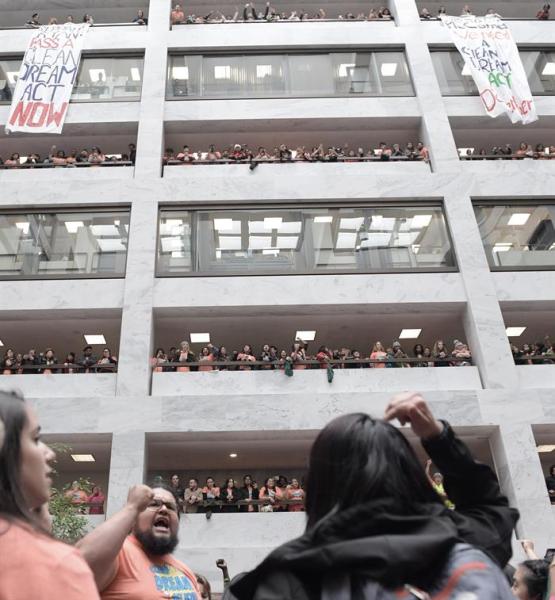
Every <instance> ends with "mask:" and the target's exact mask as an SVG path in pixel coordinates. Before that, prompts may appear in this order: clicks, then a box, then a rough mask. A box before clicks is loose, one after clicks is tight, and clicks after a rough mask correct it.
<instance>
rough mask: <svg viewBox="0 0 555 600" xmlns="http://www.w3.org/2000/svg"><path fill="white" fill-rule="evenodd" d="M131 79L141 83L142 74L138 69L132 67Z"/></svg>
mask: <svg viewBox="0 0 555 600" xmlns="http://www.w3.org/2000/svg"><path fill="white" fill-rule="evenodd" d="M131 79H132V80H133V81H141V72H140V71H139V69H138V68H137V67H131Z"/></svg>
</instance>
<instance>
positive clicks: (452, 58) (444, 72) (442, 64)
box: [431, 50, 555, 96]
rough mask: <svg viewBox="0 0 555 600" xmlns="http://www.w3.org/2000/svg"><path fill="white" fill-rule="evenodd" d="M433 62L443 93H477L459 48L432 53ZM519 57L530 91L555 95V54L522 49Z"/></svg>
mask: <svg viewBox="0 0 555 600" xmlns="http://www.w3.org/2000/svg"><path fill="white" fill-rule="evenodd" d="M431 54H432V61H433V63H434V68H435V71H436V75H437V78H438V81H439V86H440V88H441V93H442V94H443V95H444V96H475V95H477V94H478V88H477V87H476V85H475V83H474V80H473V79H472V75H471V73H470V70H469V69H468V68H466V67H465V64H464V59H463V57H462V56H461V55H460V53H459V52H457V51H456V50H447V51H435V52H432V53H431ZM520 58H521V59H522V64H523V66H524V70H525V71H526V75H527V77H528V82H529V83H530V90H531V91H532V94H534V95H541V94H547V95H548V94H555V53H553V52H543V51H539V50H521V51H520Z"/></svg>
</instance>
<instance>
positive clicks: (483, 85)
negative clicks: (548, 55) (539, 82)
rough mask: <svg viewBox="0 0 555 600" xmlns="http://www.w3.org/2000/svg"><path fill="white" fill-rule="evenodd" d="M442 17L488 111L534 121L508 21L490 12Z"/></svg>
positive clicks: (535, 116) (512, 118)
mask: <svg viewBox="0 0 555 600" xmlns="http://www.w3.org/2000/svg"><path fill="white" fill-rule="evenodd" d="M441 20H442V22H443V24H444V25H445V27H447V29H448V30H449V32H450V33H451V38H452V39H453V41H454V42H455V45H456V46H457V48H458V50H459V52H460V53H461V54H462V56H463V58H464V61H465V64H466V65H467V67H468V68H469V69H470V72H471V74H472V77H473V79H474V82H475V83H476V86H477V87H478V91H479V93H480V98H481V99H482V103H483V105H484V108H485V109H486V112H487V114H488V115H489V116H490V117H498V116H499V115H500V114H502V113H507V114H508V115H509V118H510V119H511V121H512V122H513V123H517V122H518V121H522V123H524V124H526V123H532V122H533V121H537V119H538V116H537V115H536V107H535V105H534V101H533V99H532V93H531V92H530V86H529V85H528V79H527V77H526V73H525V71H524V67H523V66H522V61H521V59H520V55H519V53H518V48H517V46H516V44H515V41H514V39H513V36H512V35H511V30H510V29H509V26H508V25H507V23H505V22H503V21H502V20H501V19H500V18H499V17H497V16H492V15H490V16H486V17H474V16H465V17H448V16H442V18H441Z"/></svg>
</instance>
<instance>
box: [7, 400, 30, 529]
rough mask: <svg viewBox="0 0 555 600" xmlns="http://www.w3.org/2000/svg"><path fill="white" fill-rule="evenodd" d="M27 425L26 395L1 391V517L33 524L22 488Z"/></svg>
mask: <svg viewBox="0 0 555 600" xmlns="http://www.w3.org/2000/svg"><path fill="white" fill-rule="evenodd" d="M26 424H27V413H26V411H25V401H24V400H23V396H21V395H20V394H18V393H16V392H3V391H0V514H1V515H2V517H7V518H8V519H9V518H10V517H11V518H15V519H20V520H22V521H24V522H26V523H29V524H33V525H34V524H35V520H34V518H33V516H32V513H31V511H30V510H29V507H28V506H27V503H26V502H25V498H24V495H23V489H22V486H21V473H20V465H21V435H22V432H23V428H24V427H25V425H26Z"/></svg>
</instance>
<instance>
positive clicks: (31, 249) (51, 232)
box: [0, 210, 129, 279]
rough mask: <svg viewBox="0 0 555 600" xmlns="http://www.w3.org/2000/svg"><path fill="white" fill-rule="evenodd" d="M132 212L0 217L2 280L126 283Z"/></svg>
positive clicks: (9, 215) (20, 214) (0, 215)
mask: <svg viewBox="0 0 555 600" xmlns="http://www.w3.org/2000/svg"><path fill="white" fill-rule="evenodd" d="M128 233H129V211H125V210H116V211H114V210H110V211H95V212H94V213H92V212H82V211H75V212H58V213H51V212H48V213H45V212H41V213H35V212H25V213H8V214H6V213H4V214H0V278H7V277H10V278H11V277H16V278H26V277H29V278H45V279H48V278H51V277H54V278H69V277H123V276H124V275H125V261H126V257H127V236H128Z"/></svg>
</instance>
